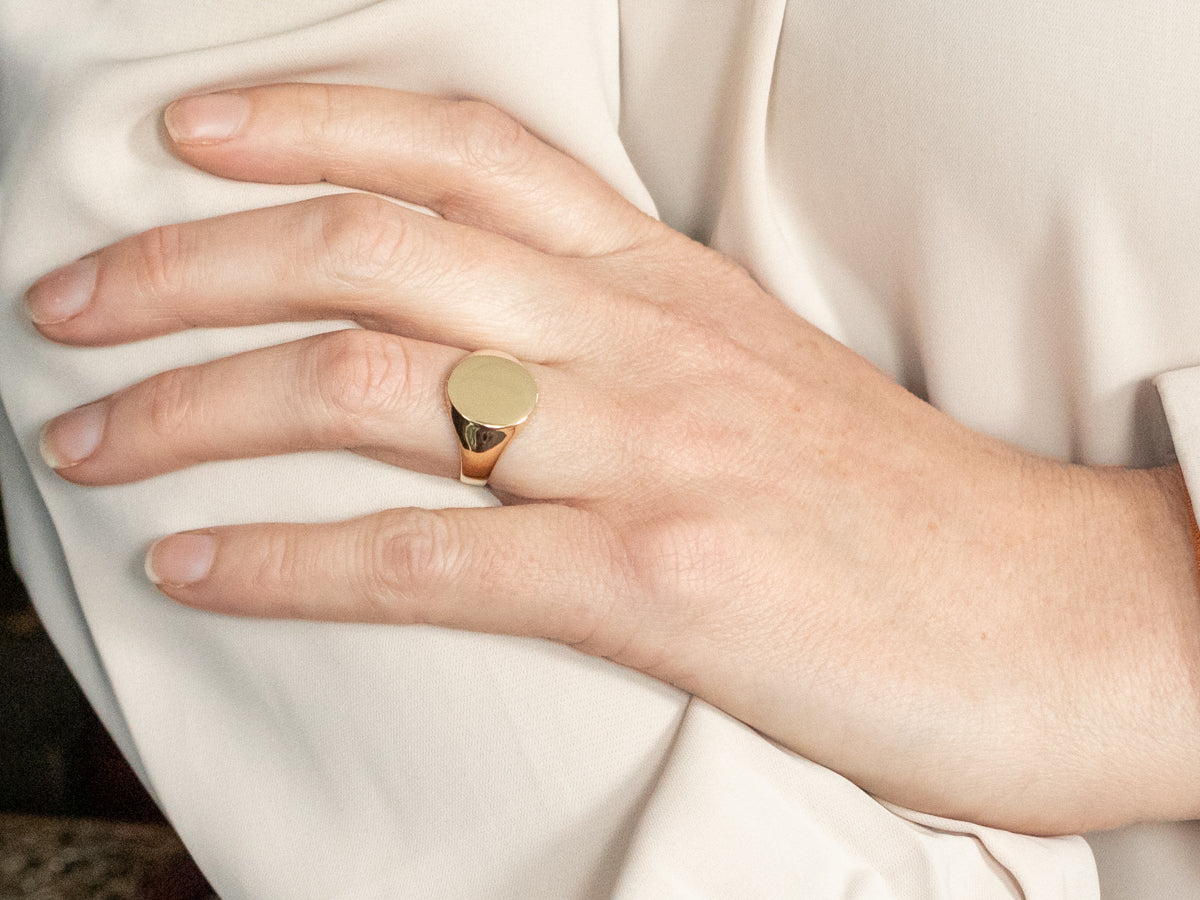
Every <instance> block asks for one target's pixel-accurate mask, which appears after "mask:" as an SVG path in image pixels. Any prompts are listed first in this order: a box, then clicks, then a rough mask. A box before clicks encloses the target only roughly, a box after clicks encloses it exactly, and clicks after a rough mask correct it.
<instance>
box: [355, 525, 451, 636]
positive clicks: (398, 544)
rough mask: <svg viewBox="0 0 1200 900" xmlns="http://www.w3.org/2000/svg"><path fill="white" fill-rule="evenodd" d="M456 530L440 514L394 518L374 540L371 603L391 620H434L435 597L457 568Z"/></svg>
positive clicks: (369, 569)
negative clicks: (433, 604) (433, 599)
mask: <svg viewBox="0 0 1200 900" xmlns="http://www.w3.org/2000/svg"><path fill="white" fill-rule="evenodd" d="M454 532H455V528H454V525H453V523H452V521H451V520H450V518H449V517H448V516H446V515H443V514H441V513H440V512H439V511H437V510H420V511H418V510H409V511H406V512H405V513H404V514H403V515H399V516H394V517H392V518H391V519H390V521H388V522H387V524H385V525H384V527H382V528H380V529H379V530H378V531H377V532H376V534H375V536H374V540H373V541H372V542H371V551H370V559H369V560H368V564H367V566H366V567H365V568H366V571H367V578H368V584H367V591H366V594H367V597H368V598H369V601H370V602H371V603H372V604H373V605H374V606H376V607H378V608H379V610H380V611H381V612H384V611H386V613H387V617H388V618H397V617H399V618H402V619H403V620H404V621H407V622H411V623H414V624H419V623H427V622H431V621H432V620H433V618H434V617H433V616H432V614H431V609H432V603H431V602H430V601H431V598H432V597H433V596H434V595H435V594H436V593H437V592H438V590H439V588H441V587H443V585H444V584H445V582H446V580H447V579H448V578H449V577H451V575H452V573H453V571H454V569H455V564H454V558H455V554H456V552H457V551H456V550H455V548H457V547H458V546H459V543H458V541H457V539H456V535H455V533H454Z"/></svg>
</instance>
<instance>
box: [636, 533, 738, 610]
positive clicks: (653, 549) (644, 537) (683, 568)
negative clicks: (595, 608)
mask: <svg viewBox="0 0 1200 900" xmlns="http://www.w3.org/2000/svg"><path fill="white" fill-rule="evenodd" d="M742 543H743V542H742V541H741V540H739V538H738V536H737V534H736V533H735V531H734V530H733V529H732V528H729V527H726V526H723V525H722V524H721V523H720V522H717V521H713V520H711V518H708V517H705V518H697V517H692V516H683V515H669V516H665V517H663V518H660V519H655V520H653V521H650V522H647V523H644V524H642V525H641V526H640V527H638V528H636V529H634V530H633V531H632V532H631V534H630V535H629V536H628V537H627V544H626V546H627V548H628V549H627V551H626V554H625V560H626V567H627V577H628V578H629V579H630V580H631V581H633V582H634V583H636V584H637V585H638V586H639V588H640V591H639V593H640V594H641V595H642V596H643V597H646V598H647V599H648V600H649V601H650V602H652V603H655V604H673V605H676V606H677V607H678V608H677V609H676V612H677V613H682V612H687V611H688V609H689V608H690V607H693V606H694V601H695V600H696V598H704V597H709V596H712V595H713V593H714V589H715V590H717V591H719V590H720V589H721V588H722V587H723V586H729V587H731V586H732V585H733V584H735V583H737V582H738V581H740V574H739V573H740V571H741V569H742V568H743V567H744V562H743V560H744V559H745V557H744V556H743V555H742V553H741V552H740V551H739V548H740V547H741V545H742ZM693 611H694V610H693Z"/></svg>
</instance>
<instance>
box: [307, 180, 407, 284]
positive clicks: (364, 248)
mask: <svg viewBox="0 0 1200 900" xmlns="http://www.w3.org/2000/svg"><path fill="white" fill-rule="evenodd" d="M315 209H316V210H317V222H316V227H315V229H314V235H315V237H314V244H315V248H314V252H313V254H312V256H313V260H314V263H315V266H316V268H317V269H318V270H319V271H320V272H321V274H323V275H324V276H325V277H327V278H329V279H331V280H333V281H335V282H338V283H342V284H347V285H350V286H351V287H355V288H361V287H365V286H369V285H373V284H378V283H379V282H381V281H386V280H387V279H388V278H389V277H390V276H393V275H395V274H396V273H397V272H398V271H399V270H401V269H403V268H405V267H406V265H407V263H408V262H409V261H410V260H411V258H412V256H413V249H414V248H413V234H412V229H410V228H409V227H408V224H407V221H406V219H405V217H404V215H403V214H402V213H401V212H400V209H399V208H398V207H397V206H396V205H395V204H393V203H390V202H388V201H387V200H384V199H382V198H381V197H376V196H373V195H371V194H339V195H336V196H333V197H329V198H327V199H326V201H325V202H323V203H320V204H317V205H316V206H315Z"/></svg>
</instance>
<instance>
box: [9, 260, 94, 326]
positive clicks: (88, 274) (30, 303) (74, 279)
mask: <svg viewBox="0 0 1200 900" xmlns="http://www.w3.org/2000/svg"><path fill="white" fill-rule="evenodd" d="M97 268H98V265H97V262H96V257H95V256H85V257H84V258H83V259H77V260H75V262H73V263H71V264H70V265H67V266H63V267H62V268H61V269H58V270H56V271H54V272H51V273H50V274H49V275H47V276H45V277H44V278H42V279H40V280H39V281H38V283H37V284H35V285H34V286H33V287H31V288H30V289H29V290H28V291H27V292H26V294H25V308H26V309H27V310H28V311H29V318H31V319H33V321H34V322H36V323H37V324H38V325H55V324H57V323H59V322H65V321H66V320H67V319H69V318H71V317H72V316H76V315H78V314H79V313H80V312H82V311H83V308H84V307H85V306H87V305H88V303H90V302H91V300H92V294H94V293H95V292H96V270H97Z"/></svg>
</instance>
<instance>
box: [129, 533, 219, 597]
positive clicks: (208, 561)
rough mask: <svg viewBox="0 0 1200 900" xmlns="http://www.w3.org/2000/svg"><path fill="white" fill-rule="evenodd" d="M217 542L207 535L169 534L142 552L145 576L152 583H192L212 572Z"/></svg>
mask: <svg viewBox="0 0 1200 900" xmlns="http://www.w3.org/2000/svg"><path fill="white" fill-rule="evenodd" d="M216 555H217V539H216V538H215V537H213V536H212V535H211V534H172V535H170V536H168V537H165V538H162V539H160V540H158V541H155V542H154V543H153V544H151V545H150V549H149V550H148V551H147V552H146V577H147V578H149V579H150V580H151V581H153V582H154V583H155V584H175V585H184V584H195V583H196V582H197V581H200V580H201V579H203V578H205V577H206V576H207V575H208V573H209V571H210V570H211V569H212V564H213V559H214V558H216Z"/></svg>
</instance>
